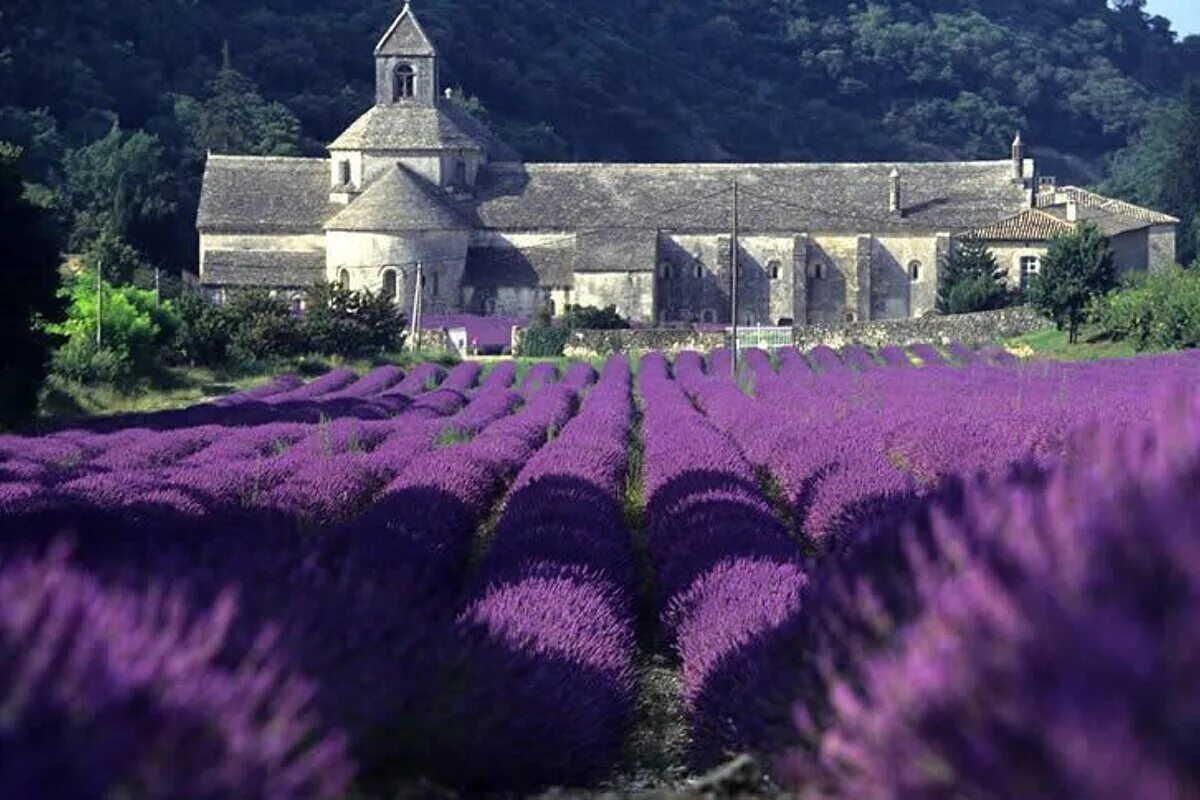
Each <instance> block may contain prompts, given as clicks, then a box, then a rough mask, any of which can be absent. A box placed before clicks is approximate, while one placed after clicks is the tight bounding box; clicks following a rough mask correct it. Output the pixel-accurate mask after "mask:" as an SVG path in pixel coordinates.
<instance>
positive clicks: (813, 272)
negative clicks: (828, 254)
mask: <svg viewBox="0 0 1200 800" xmlns="http://www.w3.org/2000/svg"><path fill="white" fill-rule="evenodd" d="M808 274H809V276H810V277H812V279H813V280H817V281H823V280H825V262H824V261H814V262H813V264H812V266H810V267H809V268H808Z"/></svg>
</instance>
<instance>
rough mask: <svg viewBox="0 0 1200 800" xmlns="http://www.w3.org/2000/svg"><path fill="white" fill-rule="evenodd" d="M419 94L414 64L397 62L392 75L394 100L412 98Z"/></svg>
mask: <svg viewBox="0 0 1200 800" xmlns="http://www.w3.org/2000/svg"><path fill="white" fill-rule="evenodd" d="M416 95H417V71H416V70H415V69H413V67H412V64H397V65H396V69H395V71H394V72H393V75H392V101H393V102H397V103H398V102H400V101H401V100H411V99H412V98H414V97H416Z"/></svg>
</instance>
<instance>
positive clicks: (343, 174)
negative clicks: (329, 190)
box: [338, 161, 350, 186]
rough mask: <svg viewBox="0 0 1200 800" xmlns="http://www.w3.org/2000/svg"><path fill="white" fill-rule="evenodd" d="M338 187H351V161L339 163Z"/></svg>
mask: <svg viewBox="0 0 1200 800" xmlns="http://www.w3.org/2000/svg"><path fill="white" fill-rule="evenodd" d="M338 185H339V186H349V185H350V162H349V161H339V162H338Z"/></svg>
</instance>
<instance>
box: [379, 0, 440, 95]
mask: <svg viewBox="0 0 1200 800" xmlns="http://www.w3.org/2000/svg"><path fill="white" fill-rule="evenodd" d="M437 97H438V63H437V50H435V49H434V47H433V43H432V42H430V41H429V37H428V36H426V35H425V31H424V30H422V29H421V23H419V22H418V21H417V18H416V16H415V15H414V14H413V13H412V8H411V7H410V6H409V5H408V3H405V4H404V10H403V11H401V12H400V16H398V17H397V18H396V21H395V22H393V23H392V27H390V28H388V31H387V33H385V34H384V35H383V38H382V39H380V40H379V44H378V45H377V46H376V47H375V105H377V106H394V105H401V104H421V105H427V106H432V105H434V104H435V103H436V102H437Z"/></svg>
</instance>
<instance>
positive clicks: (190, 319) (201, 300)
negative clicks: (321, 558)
mask: <svg viewBox="0 0 1200 800" xmlns="http://www.w3.org/2000/svg"><path fill="white" fill-rule="evenodd" d="M175 308H176V310H177V311H178V312H179V330H178V332H177V334H176V338H175V347H176V350H177V351H178V353H179V355H180V357H181V358H182V359H183V360H184V361H186V362H187V363H189V364H191V365H192V366H205V367H212V366H218V365H220V364H224V363H225V362H226V361H227V360H228V359H229V348H230V343H231V342H232V340H233V330H234V327H235V326H236V324H237V320H236V319H234V318H233V316H232V315H231V314H229V313H228V312H227V311H226V310H225V309H224V308H223V307H221V306H218V305H216V304H215V303H213V302H211V301H210V300H208V299H207V298H205V297H204V296H203V295H201V294H199V293H198V292H184V293H183V294H181V295H180V296H179V299H178V300H177V301H176V302H175Z"/></svg>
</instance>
